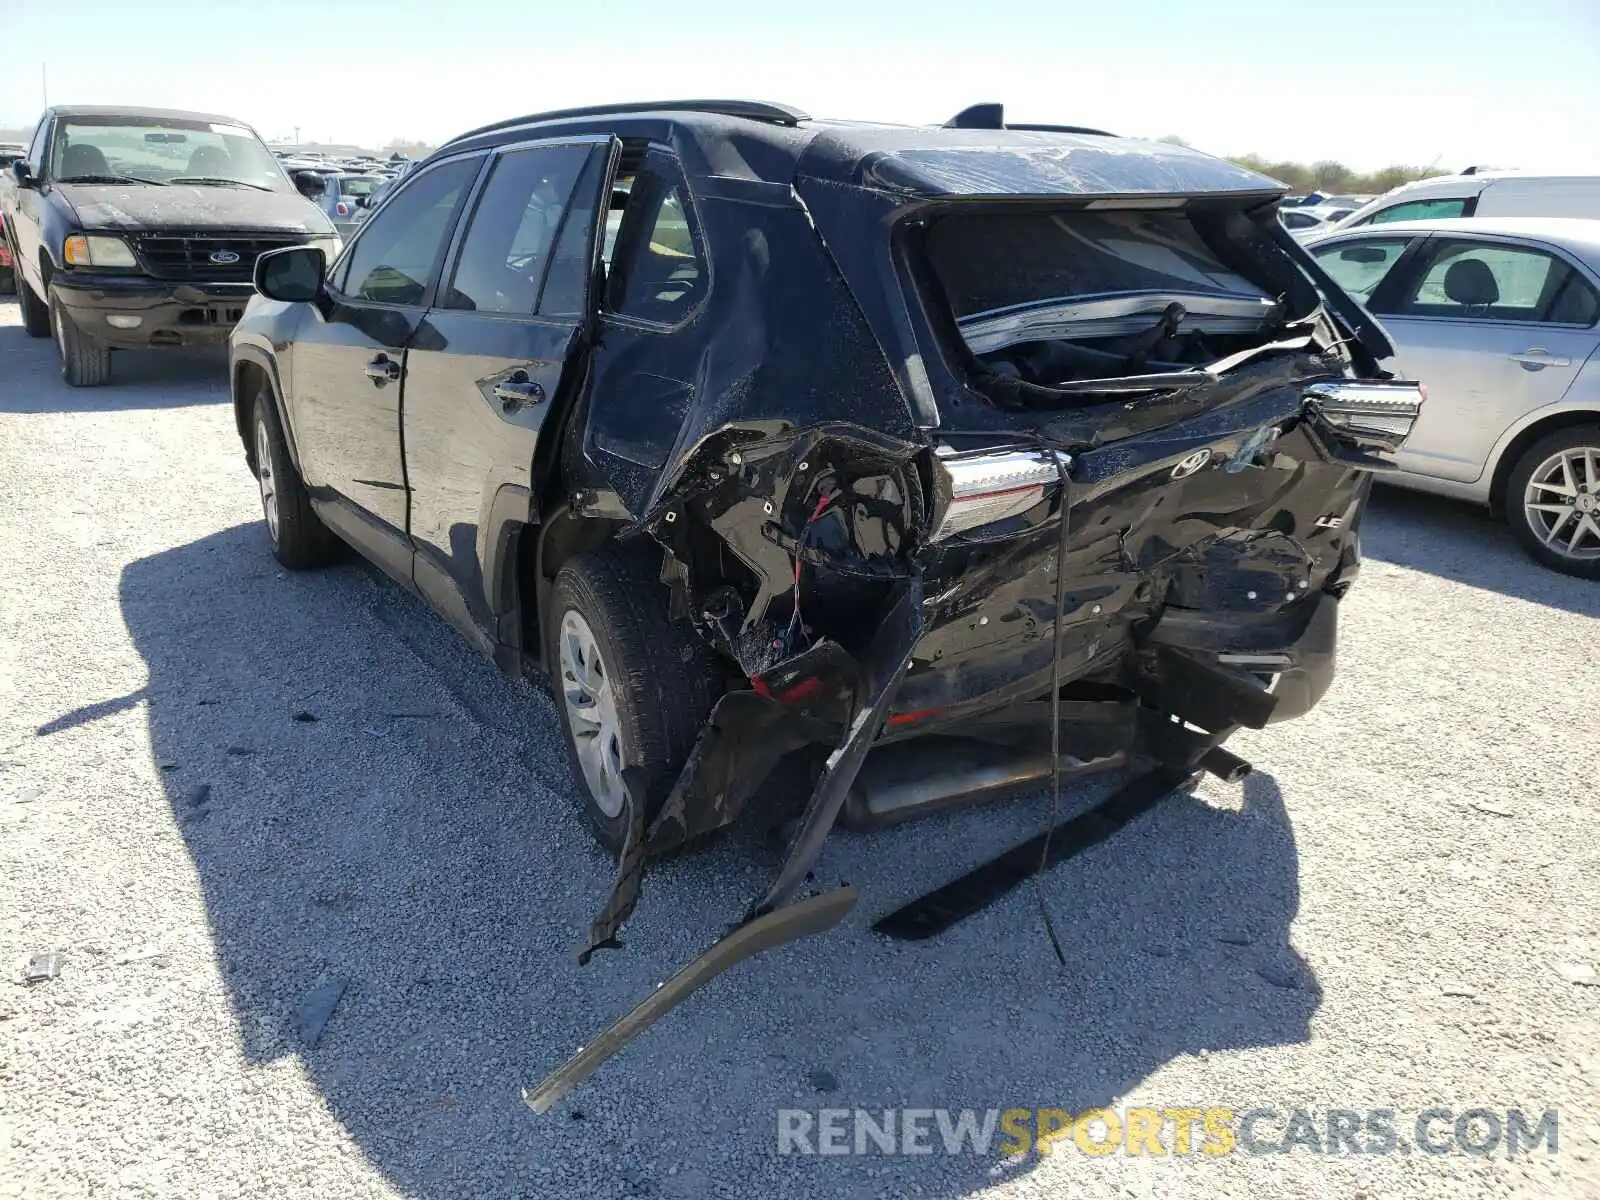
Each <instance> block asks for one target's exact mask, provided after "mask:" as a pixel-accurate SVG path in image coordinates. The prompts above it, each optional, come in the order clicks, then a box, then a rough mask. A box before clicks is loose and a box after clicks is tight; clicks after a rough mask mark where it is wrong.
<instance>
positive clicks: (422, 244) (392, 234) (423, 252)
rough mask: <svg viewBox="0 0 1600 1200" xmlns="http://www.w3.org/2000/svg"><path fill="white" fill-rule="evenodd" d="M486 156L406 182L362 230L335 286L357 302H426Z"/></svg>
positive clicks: (453, 162) (456, 161) (459, 161)
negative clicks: (458, 211) (458, 213)
mask: <svg viewBox="0 0 1600 1200" xmlns="http://www.w3.org/2000/svg"><path fill="white" fill-rule="evenodd" d="M481 162H482V159H481V158H478V157H476V156H474V157H469V158H458V159H453V160H451V161H449V162H445V163H441V164H440V165H439V166H437V167H434V168H433V169H432V170H429V171H425V172H423V173H422V174H421V175H418V176H416V178H414V179H409V180H407V181H406V184H405V186H404V187H402V188H401V189H400V191H399V192H397V193H396V194H395V196H394V198H393V199H391V200H390V201H389V203H388V204H386V205H385V206H384V209H383V211H382V212H380V213H378V214H377V215H376V216H374V217H373V218H372V219H371V220H370V221H369V222H367V224H366V225H365V226H364V227H363V228H362V230H361V236H360V237H359V238H357V239H356V243H355V245H354V246H353V247H351V250H350V254H349V255H348V256H347V259H348V266H347V267H346V268H345V269H344V270H342V271H340V272H339V275H338V277H336V279H335V281H334V283H333V287H334V288H335V290H338V291H342V292H344V293H345V294H346V295H349V296H351V297H353V298H355V299H357V300H373V301H377V302H379V303H383V304H421V303H422V298H423V296H424V295H425V294H426V292H427V289H428V280H429V279H430V278H431V277H432V275H433V268H434V264H435V263H437V262H438V261H439V253H440V251H441V250H443V249H444V243H445V238H446V237H447V236H448V235H449V233H450V225H451V222H452V220H453V219H454V217H455V212H456V207H457V206H458V205H459V204H460V202H461V197H462V195H463V194H464V193H465V192H466V190H467V186H468V185H469V184H470V183H471V182H472V180H473V177H474V176H476V175H477V173H478V167H479V165H480V164H481Z"/></svg>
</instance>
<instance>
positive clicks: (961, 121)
mask: <svg viewBox="0 0 1600 1200" xmlns="http://www.w3.org/2000/svg"><path fill="white" fill-rule="evenodd" d="M944 127H945V128H946V129H1021V130H1025V131H1027V132H1030V133H1086V134H1090V135H1092V136H1094V137H1116V136H1117V135H1116V134H1114V133H1107V132H1106V131H1105V130H1104V129H1090V128H1088V127H1087V126H1084V125H1033V124H1028V125H1008V124H1006V110H1005V105H1003V104H974V105H972V106H971V107H969V108H963V109H962V110H961V111H960V112H958V113H957V114H956V115H955V116H953V117H951V118H950V119H949V120H948V121H946V122H945V123H944Z"/></svg>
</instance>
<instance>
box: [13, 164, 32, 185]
mask: <svg viewBox="0 0 1600 1200" xmlns="http://www.w3.org/2000/svg"><path fill="white" fill-rule="evenodd" d="M11 176H12V178H13V179H15V180H16V181H17V186H18V187H24V188H25V187H32V186H33V168H32V167H30V166H29V165H28V160H27V159H25V158H19V159H17V161H16V162H14V163H12V164H11Z"/></svg>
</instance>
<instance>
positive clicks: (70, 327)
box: [50, 296, 111, 387]
mask: <svg viewBox="0 0 1600 1200" xmlns="http://www.w3.org/2000/svg"><path fill="white" fill-rule="evenodd" d="M50 328H51V330H52V332H54V333H55V337H56V351H57V352H58V353H59V354H60V355H61V378H63V379H65V380H66V381H67V383H68V384H70V385H71V386H72V387H99V386H100V385H101V384H103V383H105V382H106V381H107V380H108V379H110V378H111V347H110V346H107V345H106V344H105V343H104V342H98V341H96V340H95V339H94V338H92V337H90V336H89V335H88V334H86V333H84V332H83V331H82V330H81V329H79V328H78V325H77V322H75V321H74V320H73V319H72V315H71V314H70V313H68V312H67V309H66V306H65V305H64V304H62V303H61V301H60V300H59V299H58V298H56V297H55V296H51V298H50Z"/></svg>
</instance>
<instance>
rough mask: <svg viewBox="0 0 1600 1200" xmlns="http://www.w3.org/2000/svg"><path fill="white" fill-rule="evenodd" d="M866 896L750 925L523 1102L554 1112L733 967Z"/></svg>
mask: <svg viewBox="0 0 1600 1200" xmlns="http://www.w3.org/2000/svg"><path fill="white" fill-rule="evenodd" d="M858 899H860V893H859V892H858V891H857V890H856V889H855V888H853V887H841V888H835V889H834V890H833V891H831V892H828V893H826V894H824V895H821V896H813V897H811V898H810V899H808V900H801V901H799V902H797V903H795V904H790V905H787V906H785V907H783V908H779V909H776V910H774V911H773V912H770V913H767V914H766V915H765V916H762V917H757V918H756V919H755V920H753V921H749V922H747V923H745V924H743V925H741V926H739V927H738V928H737V929H735V930H734V931H733V932H732V933H730V934H728V935H727V936H726V937H724V938H723V939H721V940H720V941H719V942H717V943H716V944H715V945H713V946H712V947H711V948H710V949H709V950H707V951H706V952H705V953H703V954H701V955H700V956H699V957H698V958H696V959H694V960H693V961H691V962H689V963H687V964H686V965H685V966H684V967H683V969H682V970H680V971H679V972H678V973H677V974H676V975H674V976H673V977H672V978H671V979H669V980H667V982H666V983H664V984H662V985H661V986H660V987H658V988H656V990H655V991H653V992H651V993H650V995H648V996H646V997H645V998H644V1000H642V1001H641V1002H640V1003H639V1004H638V1005H636V1006H635V1007H634V1008H633V1009H631V1010H630V1011H629V1012H627V1013H625V1014H624V1015H623V1016H622V1017H620V1018H619V1019H618V1020H617V1021H616V1022H615V1023H614V1024H613V1025H612V1026H611V1027H610V1028H609V1029H607V1030H606V1031H605V1032H604V1033H602V1034H601V1035H600V1036H599V1037H597V1038H595V1039H594V1041H592V1042H590V1043H589V1044H588V1045H587V1046H583V1047H581V1048H580V1049H579V1050H578V1052H577V1053H576V1054H574V1055H573V1056H572V1057H571V1058H569V1059H568V1060H567V1061H566V1062H564V1063H563V1064H561V1066H560V1067H558V1068H557V1069H556V1070H554V1071H552V1072H551V1073H550V1074H549V1075H547V1076H546V1077H545V1078H544V1079H543V1080H541V1081H540V1082H539V1083H538V1084H537V1085H536V1086H534V1087H531V1088H523V1089H522V1099H523V1101H524V1103H526V1104H527V1105H528V1107H529V1108H531V1109H533V1111H534V1112H537V1113H542V1112H546V1111H548V1110H549V1108H550V1106H551V1105H553V1104H554V1103H555V1102H556V1101H557V1100H559V1099H561V1097H563V1096H565V1095H566V1094H567V1093H568V1092H570V1091H571V1090H572V1089H573V1088H575V1087H577V1086H578V1084H580V1083H582V1082H583V1081H584V1080H585V1079H587V1078H588V1077H589V1076H590V1075H592V1074H593V1073H594V1072H595V1070H596V1069H597V1068H598V1067H599V1066H600V1064H602V1063H603V1062H605V1061H606V1060H607V1059H608V1058H610V1057H611V1056H612V1055H613V1054H615V1053H616V1052H617V1051H618V1050H621V1049H622V1048H623V1047H624V1046H626V1045H627V1044H628V1043H629V1042H631V1041H632V1040H633V1039H634V1038H636V1037H638V1036H639V1034H641V1033H643V1032H644V1031H645V1030H646V1029H648V1028H650V1026H652V1025H654V1024H655V1023H656V1022H657V1021H659V1020H660V1019H661V1018H662V1017H664V1016H666V1015H667V1014H668V1013H669V1012H671V1011H672V1010H673V1009H674V1008H676V1007H677V1006H678V1004H679V1003H680V1002H681V1001H683V1000H684V999H686V998H687V997H688V996H689V995H690V994H691V993H692V992H694V991H695V990H696V989H697V988H700V987H703V986H704V985H705V984H707V983H710V982H711V981H712V980H713V979H715V978H716V977H717V976H718V975H720V974H722V973H723V972H724V971H726V970H727V969H728V968H729V967H731V966H734V965H736V964H738V963H741V962H743V961H744V960H745V959H747V958H750V957H751V956H752V955H756V954H760V953H761V952H762V951H763V950H771V949H773V948H774V947H777V946H781V945H783V944H784V943H785V942H792V941H794V940H795V939H797V938H802V937H809V936H810V935H812V934H815V933H823V932H825V931H826V930H829V929H832V928H833V927H834V926H835V925H837V924H838V923H839V922H840V921H842V920H844V918H845V917H846V916H847V915H848V914H849V912H850V910H851V909H853V908H855V906H856V901H857V900H858Z"/></svg>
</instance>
